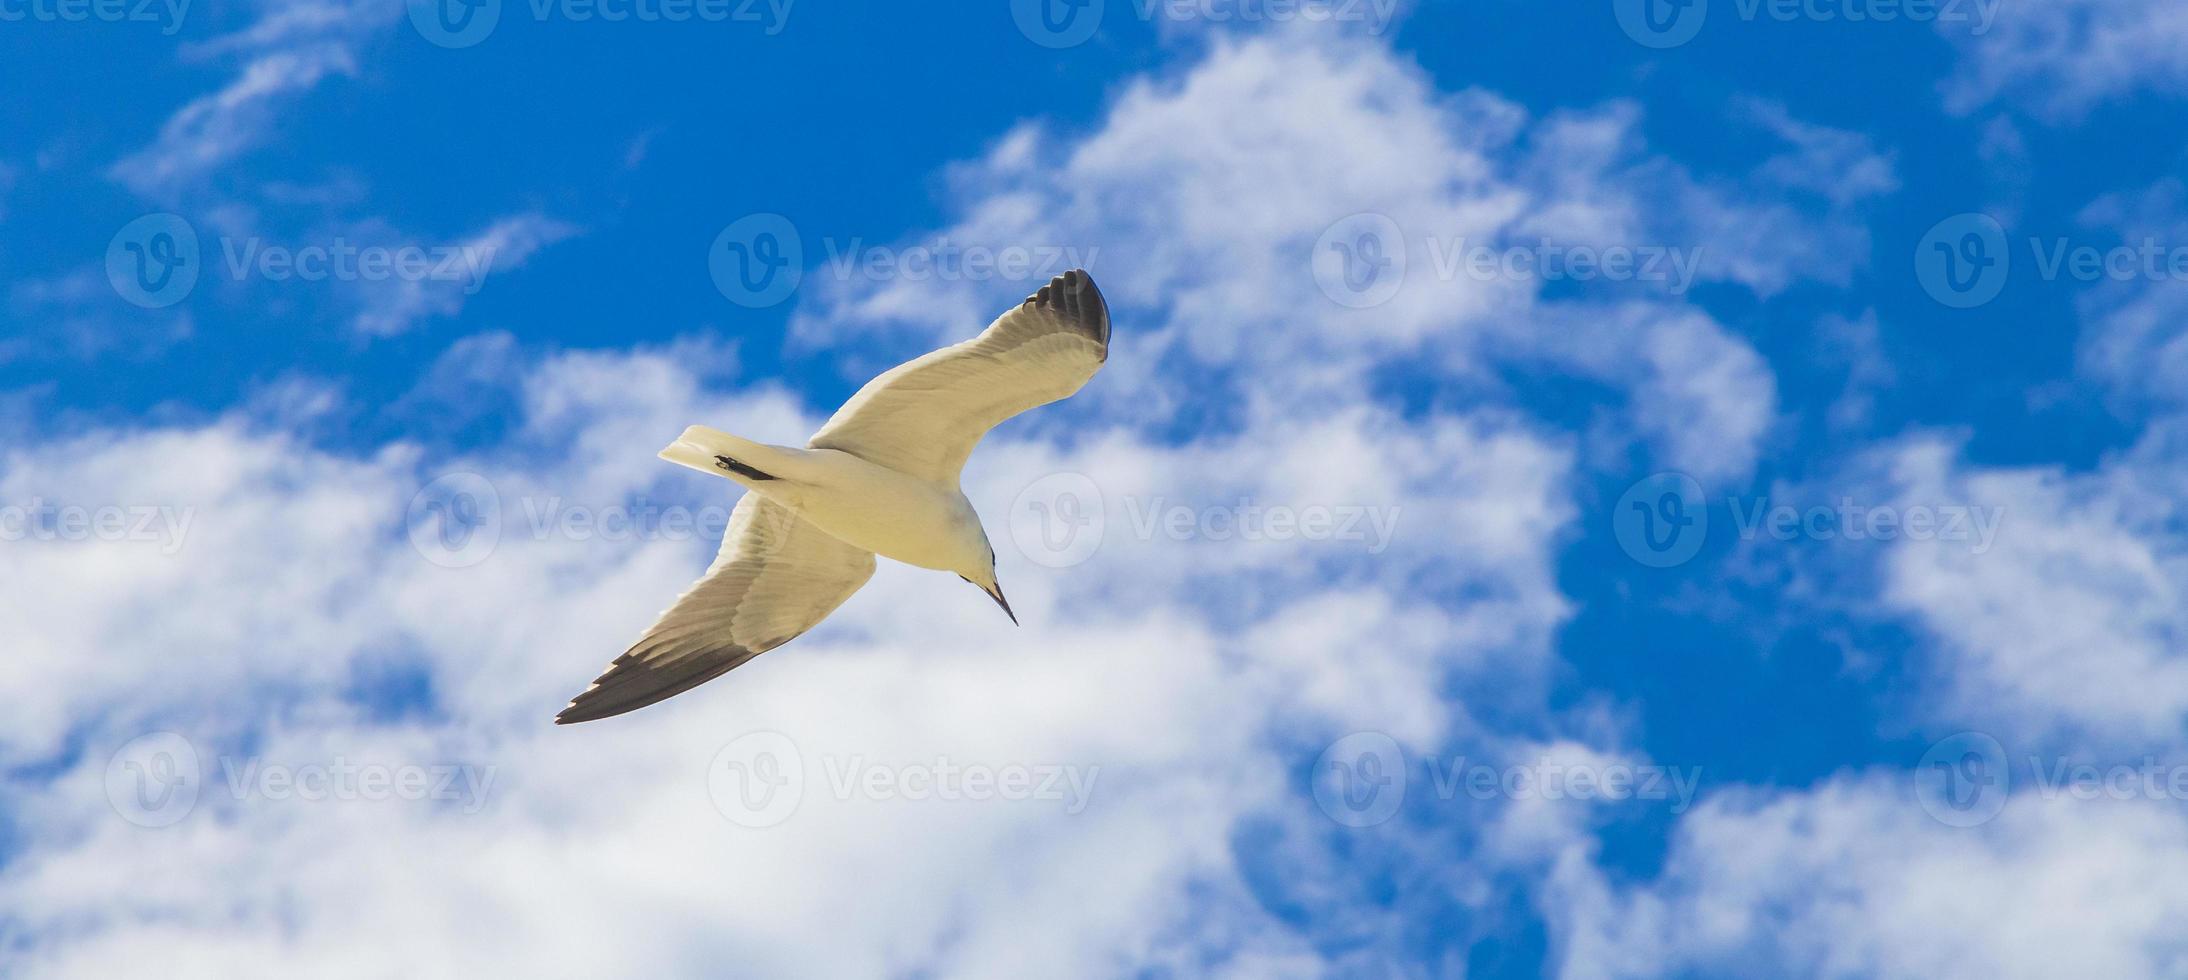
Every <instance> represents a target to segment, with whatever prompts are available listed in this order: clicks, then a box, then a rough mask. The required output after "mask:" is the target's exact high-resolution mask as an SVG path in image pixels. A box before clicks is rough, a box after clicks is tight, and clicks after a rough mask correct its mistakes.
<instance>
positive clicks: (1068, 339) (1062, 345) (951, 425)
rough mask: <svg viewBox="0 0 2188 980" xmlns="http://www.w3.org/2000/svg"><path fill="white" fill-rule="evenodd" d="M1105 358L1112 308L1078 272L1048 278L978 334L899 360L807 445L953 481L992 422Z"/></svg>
mask: <svg viewBox="0 0 2188 980" xmlns="http://www.w3.org/2000/svg"><path fill="white" fill-rule="evenodd" d="M1108 358H1109V306H1108V304H1107V303H1105V302H1104V301H1103V300H1102V293H1101V290H1099V289H1096V288H1095V287H1094V279H1093V277H1091V276H1088V275H1087V274H1086V272H1085V271H1084V270H1080V269H1073V270H1071V271H1070V272H1066V273H1064V274H1063V275H1060V276H1057V277H1056V278H1055V279H1052V280H1050V281H1049V283H1048V285H1046V286H1042V287H1041V290H1040V292H1037V293H1035V294H1033V295H1032V296H1028V297H1026V301H1025V302H1023V303H1021V304H1019V305H1018V306H1017V307H1015V308H1013V309H1011V310H1010V311H1009V312H1007V313H1004V314H1003V315H1002V316H1000V317H997V318H996V320H995V322H994V323H992V324H989V325H988V329H986V330H984V331H982V332H981V334H980V336H978V337H975V338H973V339H971V340H968V341H966V342H964V343H962V344H958V345H956V346H954V347H945V348H942V349H941V350H938V351H935V352H934V353H931V354H928V355H926V356H925V357H921V358H918V359H917V360H913V361H908V362H906V363H904V364H900V365H897V366H896V367H895V368H892V369H891V370H889V371H888V372H887V373H885V374H883V375H882V376H880V377H878V378H875V379H874V380H872V381H869V382H867V383H866V387H864V388H860V389H859V390H858V394H855V395H852V396H851V400H850V401H847V402H845V403H843V407H842V408H840V409H838V410H836V414H835V415H834V416H832V417H830V418H829V420H828V424H826V425H823V426H821V429H820V431H819V432H817V433H815V434H814V435H813V439H812V441H811V442H810V443H808V445H810V446H811V447H812V448H814V449H840V450H842V451H844V452H847V453H850V454H852V455H854V456H858V457H860V458H862V459H865V460H866V461H867V462H870V463H879V464H881V465H883V466H887V467H889V468H891V469H894V470H897V471H899V472H903V473H909V474H911V475H913V476H917V477H922V478H924V479H928V480H933V481H936V482H946V483H950V484H955V483H956V482H957V476H958V473H959V472H960V471H962V470H963V469H964V468H965V459H966V457H968V456H971V455H972V450H973V447H974V446H976V445H978V444H979V443H980V439H981V437H983V436H986V435H987V434H988V430H989V429H992V428H994V427H995V426H996V425H998V424H1000V423H1001V422H1003V420H1005V419H1008V418H1010V417H1011V416H1013V415H1017V414H1018V413H1020V412H1023V411H1026V410H1027V409H1030V408H1036V407H1039V406H1041V405H1046V404H1048V403H1049V402H1053V401H1056V400H1058V399H1062V398H1068V397H1070V396H1071V395H1072V394H1073V393H1074V392H1077V391H1078V390H1079V389H1080V387H1082V386H1084V385H1085V384H1086V382H1087V379H1089V378H1092V377H1093V376H1094V372H1095V371H1098V370H1100V369H1101V366H1102V362H1103V361H1105V360H1107V359H1108Z"/></svg>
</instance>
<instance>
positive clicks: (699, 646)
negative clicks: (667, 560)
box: [555, 493, 874, 725]
mask: <svg viewBox="0 0 2188 980" xmlns="http://www.w3.org/2000/svg"><path fill="white" fill-rule="evenodd" d="M873 574H874V556H873V555H872V554H870V553H868V552H865V551H861V550H859V549H858V548H855V547H852V546H851V545H848V544H844V543H843V542H841V541H838V540H836V539H835V538H833V537H830V536H829V535H828V534H827V533H826V532H824V531H822V530H821V529H819V528H817V527H814V526H813V525H811V524H809V523H807V522H806V521H805V520H804V519H803V518H800V517H798V516H797V515H796V514H794V513H791V511H790V510H789V508H786V507H784V506H782V505H781V504H778V503H774V502H773V501H770V500H767V499H766V498H764V497H761V496H760V495H759V494H756V493H748V494H745V496H744V499H743V500H740V501H738V502H737V509H736V510H734V511H732V512H731V513H730V516H729V527H728V528H727V529H725V531H724V532H723V534H722V551H721V554H720V555H719V556H718V557H716V558H715V559H714V565H713V567H711V568H709V569H707V574H706V577H704V578H702V579H700V580H699V581H698V583H697V584H695V585H693V586H692V587H691V590H690V591H688V592H685V593H684V595H683V597H682V598H679V599H677V600H676V605H674V606H670V607H669V611H668V612H665V613H662V614H661V619H660V621H658V622H656V623H654V624H653V628H652V629H649V630H647V631H646V635H645V636H644V637H643V638H641V639H640V640H639V641H638V643H637V644H636V645H635V646H632V647H631V649H630V652H629V653H625V654H624V655H622V656H620V657H617V658H615V662H614V663H612V664H609V665H608V670H607V673H604V674H601V675H600V678H599V679H598V680H595V681H593V686H592V687H589V688H587V689H586V690H585V693H583V694H580V695H578V696H577V697H576V699H574V700H572V701H571V702H570V706H569V707H567V708H564V709H563V710H562V713H561V714H559V715H556V716H555V724H558V725H567V724H571V723H573V722H580V721H592V720H594V719H597V718H606V717H609V716H610V715H619V714H622V713H624V712H626V711H631V710H634V709H637V708H643V707H645V706H647V705H649V704H652V703H654V702H655V701H659V700H662V699H663V698H668V697H673V696H675V695H678V694H682V693H683V692H685V691H688V690H691V689H692V688H694V687H697V686H699V685H701V684H704V683H706V682H707V681H710V680H713V679H714V678H716V677H720V676H721V675H723V674H725V673H727V672H729V670H730V669H732V668H734V667H736V666H737V665H739V664H742V663H744V662H745V661H747V660H750V659H752V658H754V657H757V656H759V655H760V654H762V653H766V652H767V651H769V650H773V649H775V648H776V647H779V646H782V645H783V644H785V643H788V642H790V640H791V639H792V638H794V637H796V636H797V635H798V634H800V633H803V632H805V631H806V630H809V629H812V628H813V625H814V624H815V623H818V622H820V621H821V620H823V619H826V618H827V617H828V614H829V613H832V612H834V611H836V607H837V606H840V605H843V600H845V599H849V598H850V597H851V593H853V592H857V591H858V590H859V586H862V585H865V584H866V580H867V579H868V578H871V577H873Z"/></svg>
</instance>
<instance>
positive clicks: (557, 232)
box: [351, 213, 578, 337]
mask: <svg viewBox="0 0 2188 980" xmlns="http://www.w3.org/2000/svg"><path fill="white" fill-rule="evenodd" d="M577 233H578V228H577V227H576V226H574V225H571V224H568V223H567V222H562V221H557V220H555V219H553V218H549V217H547V216H545V215H542V214H537V213H532V214H519V215H512V216H509V217H506V218H502V219H501V220H499V221H496V222H494V224H493V225H492V226H490V227H488V228H486V229H485V230H484V231H481V232H479V233H478V234H476V235H473V236H471V237H470V238H467V239H465V240H463V241H461V242H453V243H450V244H447V245H442V246H436V247H434V248H431V249H423V248H421V247H419V246H396V247H397V248H412V249H419V250H420V251H421V252H423V253H425V254H426V255H427V256H428V257H429V259H430V261H431V265H430V268H431V273H430V274H429V275H428V276H426V277H423V278H416V277H402V278H391V279H386V280H381V281H371V282H362V281H361V282H359V283H358V284H357V292H358V293H359V297H360V301H361V303H362V305H363V307H364V308H363V309H361V310H359V311H358V313H357V316H356V318H355V319H354V320H352V321H351V322H352V325H353V326H354V327H355V328H356V329H357V331H358V332H360V333H362V334H365V335H366V336H369V337H388V336H393V335H395V334H399V333H403V332H405V331H408V330H410V329H411V328H412V327H414V326H416V325H417V323H418V321H419V320H422V319H424V318H426V317H430V316H444V317H446V316H455V315H456V314H457V313H458V312H461V311H462V309H463V304H464V301H465V300H466V299H467V298H469V297H470V296H473V295H475V294H476V293H477V292H478V291H479V290H480V289H483V288H485V287H486V285H487V283H488V281H489V279H490V278H491V277H492V276H493V275H496V274H499V275H504V276H505V275H508V274H509V273H511V272H514V271H516V270H517V269H518V268H521V267H522V266H523V265H524V263H525V262H526V261H527V260H529V259H530V258H531V257H532V256H533V254H534V253H537V252H538V251H539V250H540V249H542V248H546V247H547V246H549V245H552V244H554V243H556V242H559V241H561V240H563V239H565V238H569V237H570V236H572V235H575V234H577Z"/></svg>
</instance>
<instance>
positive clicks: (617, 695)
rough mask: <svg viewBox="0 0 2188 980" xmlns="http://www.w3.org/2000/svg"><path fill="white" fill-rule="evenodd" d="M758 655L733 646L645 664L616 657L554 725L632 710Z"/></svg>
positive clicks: (629, 656) (634, 657)
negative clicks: (663, 661)
mask: <svg viewBox="0 0 2188 980" xmlns="http://www.w3.org/2000/svg"><path fill="white" fill-rule="evenodd" d="M758 655H759V654H757V653H756V652H753V651H748V650H745V649H742V648H737V647H733V648H729V649H727V650H721V651H709V652H708V653H706V654H703V655H698V656H685V657H679V658H676V659H674V660H670V661H667V662H665V663H648V662H647V661H646V660H644V659H643V658H642V657H640V656H639V655H638V651H635V650H634V651H632V652H631V653H626V654H624V655H622V656H620V657H617V658H616V659H615V662H614V663H612V664H609V665H608V669H607V671H606V672H605V673H603V674H601V675H600V679H598V680H596V681H593V686H591V687H589V688H586V689H585V693H583V694H580V695H578V696H577V697H575V698H572V699H571V700H570V704H569V707H566V708H563V709H562V712H561V713H560V714H557V715H555V724H557V725H575V724H578V723H580V722H587V721H599V720H600V719H602V718H613V717H615V716H616V715H620V714H624V713H626V712H631V711H636V710H638V709H640V708H643V707H645V706H647V705H649V704H655V703H657V702H660V701H665V700H667V699H669V698H673V697H675V696H677V695H679V694H682V693H684V692H685V691H689V690H691V689H692V688H695V687H698V686H699V685H701V684H704V683H706V682H708V681H711V680H713V679H715V678H717V677H720V676H722V675H723V674H726V673H729V672H730V671H731V670H733V669H735V668H736V667H738V666H740V665H742V664H743V663H744V662H745V661H747V660H751V659H752V658H753V657H755V656H758Z"/></svg>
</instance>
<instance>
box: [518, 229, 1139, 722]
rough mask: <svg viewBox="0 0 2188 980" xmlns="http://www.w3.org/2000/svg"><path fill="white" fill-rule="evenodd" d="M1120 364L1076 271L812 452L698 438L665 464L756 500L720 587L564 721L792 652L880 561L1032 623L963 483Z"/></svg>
mask: <svg viewBox="0 0 2188 980" xmlns="http://www.w3.org/2000/svg"><path fill="white" fill-rule="evenodd" d="M1108 358H1109V306H1108V304H1106V303H1104V302H1103V301H1102V294H1101V290H1099V289H1096V288H1094V280H1093V279H1092V278H1091V277H1089V276H1088V275H1087V274H1086V272H1085V270H1083V269H1073V270H1072V271H1070V272H1066V273H1064V274H1063V275H1060V276H1057V277H1056V278H1055V279H1052V280H1050V281H1049V283H1048V285H1046V286H1042V287H1041V291H1040V292H1037V293H1034V294H1033V295H1031V296H1028V297H1026V301H1025V302H1023V303H1020V304H1018V306H1017V307H1015V308H1013V309H1011V310H1010V311H1008V312H1006V313H1004V314H1003V315H1002V316H1000V317H997V318H996V319H995V322H994V323H991V324H989V325H988V329H986V330H984V331H981V333H980V336H978V337H974V338H973V339H971V340H968V341H965V342H964V343H962V344H958V345H956V346H954V347H945V348H943V349H941V350H938V351H935V352H933V353H931V354H928V355H926V356H925V357H921V358H919V359H917V360H913V361H909V362H907V363H904V364H899V365H897V366H896V367H895V368H893V369H891V370H890V371H889V372H888V373H886V374H883V375H882V376H880V377H878V378H875V379H874V380H872V381H869V382H867V383H866V387H864V388H860V389H859V390H858V394H855V395H852V396H851V400H850V401H848V402H845V403H844V405H843V407H842V408H839V409H837V410H836V414H835V415H834V416H833V417H831V418H830V419H829V420H828V424H826V425H823V426H821V428H820V431H819V432H817V433H814V435H813V438H812V440H811V441H809V442H807V443H806V445H805V448H804V449H793V448H791V447H788V446H769V445H764V444H761V443H757V442H753V441H751V440H748V439H741V438H738V437H737V436H733V435H730V434H729V433H727V432H722V431H719V430H716V429H710V428H707V427H706V426H703V425H695V426H692V427H690V428H688V429H685V430H684V434H683V435H682V436H681V437H679V438H678V439H677V440H676V442H675V443H674V444H673V445H671V446H669V447H668V448H667V449H664V450H662V451H661V458H662V459H665V460H668V461H669V462H672V463H680V464H682V465H685V466H689V467H691V468H693V469H696V470H700V471H703V472H707V473H712V474H715V475H716V476H724V477H728V478H729V479H731V480H734V481H736V482H737V483H738V484H740V485H742V486H744V487H745V488H746V489H747V490H749V491H750V492H749V493H746V494H745V495H744V499H743V500H740V501H738V502H737V508H736V509H735V510H733V511H731V512H730V517H729V526H728V527H727V528H726V529H725V530H724V532H723V534H722V550H721V552H720V554H718V555H717V556H716V557H715V559H714V564H713V566H712V567H709V568H708V569H707V573H706V575H705V576H704V577H703V578H701V579H700V580H699V581H698V583H697V584H694V585H693V586H692V587H691V589H690V590H689V591H687V592H685V593H684V594H683V596H682V597H681V598H679V599H677V600H676V604H675V605H673V606H670V607H669V609H668V611H667V612H665V613H662V614H661V618H660V619H659V620H658V621H656V622H655V623H654V624H653V628H651V629H648V630H647V631H646V634H645V635H644V636H642V637H640V638H639V640H638V642H637V644H635V645H633V646H632V647H631V648H630V651H629V652H627V653H625V654H623V655H622V656H620V657H617V658H615V662H614V663H611V664H609V665H608V669H607V672H606V673H603V674H601V675H600V677H599V678H598V679H597V680H594V681H593V683H592V686H591V687H589V688H586V689H585V693H583V694H580V695H578V696H577V697H576V698H575V699H573V700H572V701H571V702H570V706H569V707H567V708H564V709H562V713H561V714H559V715H556V716H555V723H556V724H558V725H567V724H571V723H574V722H580V721H592V720H595V719H598V718H607V717H610V716H612V715H619V714H622V713H624V712H626V711H632V710H635V709H638V708H643V707H645V706H647V705H649V704H652V703H654V702H656V701H660V700H662V699H664V698H669V697H673V696H675V695H678V694H682V693H683V692H685V691H688V690H691V689H692V688H694V687H697V686H699V685H701V684H704V683H706V682H707V681H710V680H713V679H714V678H716V677H720V676H721V675H723V674H725V673H728V672H729V671H730V670H731V669H733V668H735V667H736V666H737V665H739V664H742V663H744V662H745V661H747V660H750V659H752V658H754V657H757V656H759V655H760V654H762V653H766V652H767V651H769V650H773V649H775V648H776V647H779V646H782V645H783V644H785V643H788V642H790V641H791V640H792V639H794V638H796V637H797V636H798V635H799V634H801V633H803V632H805V631H806V630H809V629H812V628H813V626H814V624H816V623H819V622H820V621H821V620H823V619H826V618H827V617H828V614H829V613H831V612H834V611H835V610H836V607H837V606H840V605H842V604H843V601H844V600H845V599H848V598H850V597H851V593H853V592H857V591H858V590H859V586H862V585H865V584H866V580H867V579H868V578H870V577H872V575H873V574H874V556H875V555H877V554H878V555H883V556H885V557H889V558H894V559H896V560H897V561H901V562H904V563H905V564H908V565H917V566H919V567H921V568H932V569H936V570H938V571H944V572H956V573H957V575H958V577H959V578H962V579H964V580H965V581H967V582H971V583H972V584H974V585H977V586H979V587H980V589H981V591H983V592H986V593H987V594H988V595H989V596H991V597H993V598H994V599H995V602H996V604H997V605H999V606H1002V607H1003V612H1004V614H1005V615H1008V616H1010V618H1011V622H1013V623H1015V622H1017V621H1018V616H1017V614H1016V613H1012V612H1011V611H1010V602H1009V601H1008V600H1006V599H1004V598H1003V587H1002V586H1001V585H998V584H996V581H995V549H994V548H993V547H991V546H990V545H989V544H988V536H987V533H986V532H985V531H983V530H981V528H980V515H978V514H976V513H974V512H973V509H972V502H971V501H969V500H966V499H965V493H964V491H963V490H961V489H959V488H958V485H957V479H958V473H959V472H960V471H961V470H963V469H964V468H965V457H967V456H970V455H972V448H973V446H975V445H977V444H978V443H979V442H980V438H981V437H982V436H985V435H987V434H988V430H989V429H992V428H994V427H995V426H996V425H997V424H999V423H1001V422H1002V421H1003V420H1004V419H1008V418H1010V417H1011V416H1014V415H1017V414H1018V413H1020V412H1023V411H1025V410H1027V409H1030V408H1035V407H1038V406H1041V405H1046V404H1048V403H1049V402H1053V401H1057V400H1059V399H1063V398H1068V397H1070V396H1071V395H1072V394H1073V393H1074V392H1077V391H1078V390H1079V389H1080V387H1082V386H1084V385H1085V384H1086V382H1087V379H1089V378H1092V377H1093V376H1094V372H1095V371H1098V370H1100V369H1101V366H1102V362H1103V361H1105V360H1107V359H1108Z"/></svg>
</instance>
